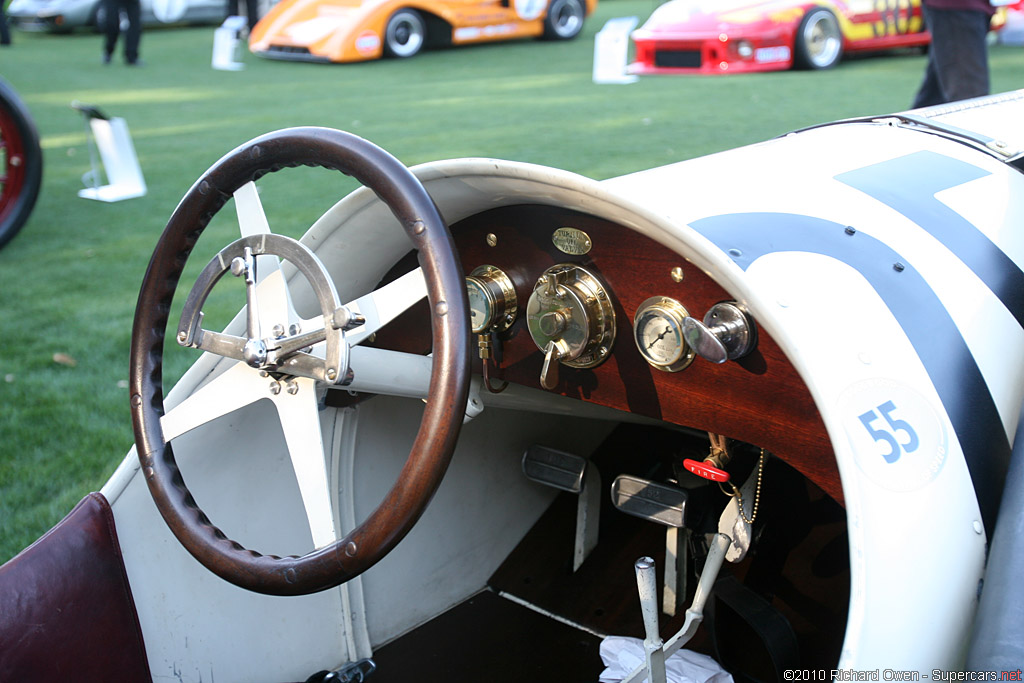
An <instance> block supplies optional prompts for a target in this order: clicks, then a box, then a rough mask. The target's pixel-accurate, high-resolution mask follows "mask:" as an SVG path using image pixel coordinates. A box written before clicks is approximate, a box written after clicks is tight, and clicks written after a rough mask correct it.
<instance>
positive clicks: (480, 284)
mask: <svg viewBox="0 0 1024 683" xmlns="http://www.w3.org/2000/svg"><path fill="white" fill-rule="evenodd" d="M466 290H467V294H468V295H469V321H470V326H471V327H472V329H473V333H474V334H483V333H484V332H486V331H487V330H490V329H495V330H499V331H500V330H504V329H506V328H508V326H509V325H511V324H512V323H513V322H515V320H516V313H517V312H518V309H517V307H516V288H515V287H514V286H513V285H512V280H510V279H509V277H508V275H506V274H505V273H504V272H503V271H502V270H501V269H499V268H495V267H494V266H479V267H478V268H475V269H474V270H473V272H472V273H470V274H469V276H468V277H467V278H466Z"/></svg>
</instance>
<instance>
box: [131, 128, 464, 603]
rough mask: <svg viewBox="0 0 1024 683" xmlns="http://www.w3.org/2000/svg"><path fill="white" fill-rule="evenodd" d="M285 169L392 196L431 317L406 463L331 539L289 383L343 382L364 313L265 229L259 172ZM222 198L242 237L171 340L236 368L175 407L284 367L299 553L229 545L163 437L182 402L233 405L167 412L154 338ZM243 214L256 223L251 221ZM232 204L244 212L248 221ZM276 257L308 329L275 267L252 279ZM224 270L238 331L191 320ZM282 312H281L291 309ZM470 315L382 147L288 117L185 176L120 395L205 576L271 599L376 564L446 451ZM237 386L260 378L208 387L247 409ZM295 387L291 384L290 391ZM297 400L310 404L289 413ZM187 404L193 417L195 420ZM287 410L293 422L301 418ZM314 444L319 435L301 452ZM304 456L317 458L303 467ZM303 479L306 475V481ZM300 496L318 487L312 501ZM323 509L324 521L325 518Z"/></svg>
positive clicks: (309, 419) (460, 396)
mask: <svg viewBox="0 0 1024 683" xmlns="http://www.w3.org/2000/svg"><path fill="white" fill-rule="evenodd" d="M294 166H319V167H323V168H327V169H332V170H337V171H341V172H343V173H345V174H347V175H351V176H353V177H354V178H355V179H356V180H358V181H359V182H361V183H362V184H363V185H365V186H366V187H368V188H369V189H371V190H372V191H373V192H374V193H375V194H376V195H377V197H378V198H379V199H380V200H381V201H383V202H384V203H385V204H386V205H387V206H388V208H389V209H390V210H391V212H392V214H393V215H394V216H395V218H396V219H397V220H398V222H399V224H400V225H401V226H402V228H403V229H404V231H405V233H406V235H407V236H408V238H409V240H410V242H411V243H412V246H413V248H415V249H416V251H417V255H418V258H419V262H420V268H421V270H422V274H423V276H422V279H421V280H420V282H421V283H422V284H423V285H425V291H426V297H427V300H428V301H429V304H430V310H431V312H432V313H431V332H432V341H433V353H432V361H431V363H432V365H431V372H430V383H429V388H428V392H429V395H430V397H431V400H430V401H429V402H428V403H427V405H426V407H425V408H424V413H423V419H422V421H421V423H420V426H419V430H418V432H417V434H416V437H415V440H414V442H413V444H412V448H411V451H410V453H409V456H408V459H407V461H406V463H405V466H404V467H403V469H402V471H401V472H400V473H399V475H398V477H397V479H396V482H395V484H394V485H393V487H392V488H391V490H390V491H389V492H388V493H387V494H386V495H385V497H384V499H383V500H382V501H381V503H380V505H379V506H378V507H377V508H376V509H375V510H374V511H373V512H372V513H370V515H369V516H368V517H367V518H366V519H364V520H363V521H362V522H361V523H360V524H359V525H358V526H356V527H355V528H354V529H353V530H352V531H351V532H350V533H348V534H347V535H345V536H344V537H343V538H338V536H339V535H340V534H339V533H337V530H336V529H335V527H334V526H333V524H334V523H333V514H332V512H331V509H330V506H331V503H330V498H329V496H328V490H329V489H330V487H331V484H330V482H329V480H328V479H327V474H326V473H324V467H323V465H324V453H323V446H322V443H321V442H320V441H319V438H317V439H312V440H310V439H308V438H307V436H306V433H307V432H308V431H310V430H316V431H317V436H318V437H319V431H318V430H319V418H318V417H317V412H318V406H317V403H316V400H315V398H314V396H315V394H316V393H317V392H315V391H308V390H304V389H300V385H302V386H307V387H309V386H313V387H315V385H317V384H319V385H332V384H344V383H345V382H347V381H349V378H350V372H349V343H348V341H347V340H346V338H345V331H346V330H349V329H352V328H354V327H357V326H359V325H362V324H363V323H364V321H363V319H362V317H361V316H360V315H359V313H360V312H359V311H355V310H349V309H348V308H346V307H345V306H342V305H341V303H340V302H339V299H338V294H337V290H336V289H335V286H334V283H333V282H332V281H331V279H330V277H329V276H328V273H327V271H326V270H325V268H324V266H323V264H322V263H321V262H320V261H319V259H318V258H317V257H316V255H315V254H314V253H313V252H312V251H310V249H308V248H307V247H306V246H304V245H303V244H302V243H300V242H298V241H296V240H293V239H290V238H288V237H283V236H280V235H275V234H272V233H270V232H269V225H268V224H267V221H266V217H265V216H264V215H263V214H262V207H260V206H259V200H258V198H257V192H256V188H255V186H254V185H252V183H253V181H255V180H256V179H258V178H260V177H262V176H264V175H266V174H268V173H272V172H275V171H278V170H280V169H282V168H288V167H294ZM232 197H234V199H235V202H236V208H237V209H239V222H240V227H242V234H243V237H242V238H241V239H239V240H237V241H235V242H233V243H231V244H230V245H228V246H227V247H225V248H224V249H222V250H221V251H220V252H219V253H218V254H217V255H216V256H215V257H214V258H213V259H212V260H211V261H210V262H209V263H208V264H207V266H206V267H205V269H204V270H203V271H202V273H201V274H200V275H199V277H198V279H197V282H196V283H195V285H194V286H193V287H192V289H191V292H190V294H189V296H188V297H187V301H186V303H185V305H184V309H183V312H182V316H181V321H180V324H179V326H178V328H177V330H176V331H175V337H176V340H177V342H178V343H179V344H181V345H184V346H189V347H193V348H196V349H200V350H203V351H207V352H210V353H213V354H217V355H219V356H222V357H224V358H226V359H231V360H233V361H235V363H233V364H230V367H228V369H227V370H226V371H224V372H223V373H222V374H221V375H218V376H215V377H213V378H212V379H210V380H209V381H208V382H207V383H206V384H205V385H204V386H203V388H202V389H201V390H197V391H196V392H195V393H194V394H193V395H191V396H189V397H186V399H185V401H183V402H182V403H183V404H187V403H188V402H189V401H190V400H192V399H193V398H194V397H195V396H196V395H202V393H201V392H203V391H207V390H208V389H209V388H210V386H212V385H214V384H215V383H217V382H218V381H219V380H220V378H221V377H226V376H227V377H232V378H234V377H239V376H241V377H246V376H248V373H253V372H256V373H259V374H260V375H262V374H271V375H274V376H275V378H278V377H287V378H289V379H288V385H289V387H290V389H289V392H281V393H280V394H277V393H275V392H273V391H272V392H271V394H273V396H272V397H271V399H272V401H279V403H275V404H274V405H275V406H276V407H277V409H278V413H279V416H280V418H281V425H282V428H283V429H284V430H285V436H286V439H285V440H286V441H287V442H289V443H288V449H289V455H290V456H291V457H292V463H293V467H297V466H296V463H297V462H298V463H299V464H301V465H303V467H304V469H303V475H304V476H307V470H317V469H319V470H320V473H314V475H313V476H312V479H309V480H306V482H307V486H306V488H303V487H304V484H303V481H300V482H299V488H300V493H301V494H302V498H303V504H304V506H305V507H306V511H307V517H308V518H309V520H310V532H311V535H312V537H313V540H314V546H316V547H315V549H314V550H312V551H311V552H309V553H307V554H306V555H303V556H291V557H278V556H275V555H265V554H262V553H259V552H256V551H255V550H250V549H247V548H245V547H243V546H242V545H241V544H239V543H236V542H234V541H232V540H230V539H229V538H228V536H227V535H226V534H225V533H223V532H222V531H220V529H218V528H217V527H216V526H215V525H214V524H213V523H212V522H211V521H210V520H209V519H208V518H207V516H206V514H205V513H204V512H203V510H202V509H201V508H200V507H199V504H198V503H197V502H196V501H195V500H194V498H193V496H192V494H191V492H190V491H189V489H188V486H187V485H186V481H185V479H186V478H185V476H183V473H182V472H181V471H180V470H179V468H178V463H177V461H176V460H175V456H174V450H173V448H172V443H171V442H172V441H173V439H174V438H175V436H176V435H177V434H182V433H184V432H185V431H187V430H188V429H191V428H192V426H193V425H191V424H189V426H186V427H182V426H181V425H182V423H183V418H179V417H178V416H179V415H181V414H182V413H183V412H184V413H186V417H185V418H184V422H187V421H188V420H189V419H198V420H208V419H210V418H209V417H208V415H207V414H206V411H207V409H210V410H211V411H214V412H215V411H216V410H217V409H222V410H225V411H228V410H234V409H237V408H232V407H225V408H222V407H221V406H220V405H216V404H213V405H208V404H203V403H202V402H201V399H197V400H199V401H200V403H199V404H198V409H197V410H191V409H190V410H191V412H190V411H188V410H186V411H182V406H181V405H178V406H176V407H175V408H174V410H173V411H171V412H170V413H168V414H166V415H165V409H164V398H163V346H164V339H165V336H166V333H167V323H168V315H169V311H170V310H171V305H172V300H173V298H174V293H175V290H176V288H177V286H178V282H179V280H180V277H181V274H182V271H183V270H184V268H185V265H186V263H187V260H188V256H189V254H190V252H191V251H192V249H193V247H194V246H195V244H196V241H197V240H198V238H199V236H200V235H201V233H202V232H203V230H204V229H205V228H206V226H207V224H208V223H209V222H210V220H211V219H212V217H213V216H214V214H216V213H217V211H218V210H219V209H220V208H221V207H223V206H224V204H225V203H226V202H227V201H228V200H229V199H231V198H232ZM247 202H248V203H247ZM243 208H244V211H243ZM247 212H248V213H247ZM254 213H255V214H256V215H257V219H256V220H253V219H251V216H252V215H253V214H254ZM243 214H245V215H246V216H247V217H248V218H247V219H246V220H248V221H250V223H245V221H243V218H242V216H243ZM275 257H278V258H282V259H284V260H287V261H289V262H290V263H292V264H293V265H294V266H295V267H296V269H297V271H298V272H299V273H300V274H301V275H302V277H304V278H305V279H306V280H308V281H309V283H310V284H311V285H312V287H313V290H314V292H315V296H316V300H317V303H318V308H319V311H318V316H317V317H315V318H314V319H313V320H312V321H309V320H305V321H303V324H304V325H307V326H308V327H314V328H317V329H311V330H308V331H307V330H300V329H298V326H297V325H294V324H288V322H289V321H288V320H282V321H281V323H282V324H278V323H277V320H276V318H277V316H278V311H279V310H282V309H281V308H280V307H281V306H282V305H284V306H285V308H284V309H283V310H286V311H289V309H290V306H291V304H290V303H287V304H281V303H280V302H281V301H282V300H284V301H289V302H290V295H289V294H288V289H287V283H286V282H285V280H284V278H283V276H281V277H276V276H275V277H274V278H270V277H267V278H266V279H264V280H263V281H262V282H261V281H260V279H259V278H258V274H257V272H256V269H257V261H258V260H260V259H266V260H267V263H268V264H269V265H276V259H275ZM260 267H261V268H262V267H263V266H260ZM228 272H230V273H231V274H232V275H234V276H236V277H240V278H244V280H245V283H246V301H247V308H246V324H245V334H244V336H239V335H237V334H232V333H231V332H226V333H221V332H213V331H210V330H205V329H203V327H202V319H203V315H202V306H203V304H204V302H205V301H206V299H207V297H208V295H209V293H210V291H211V290H212V288H213V286H214V285H215V284H216V283H217V282H218V280H220V279H221V278H222V277H223V276H224V275H225V274H227V273H228ZM276 275H277V276H280V275H281V273H280V272H278V273H276ZM264 286H270V287H277V288H278V289H276V290H275V289H271V290H268V291H270V292H271V293H272V296H271V301H270V302H271V304H272V305H271V306H270V307H264V308H262V310H263V311H264V315H261V313H260V311H261V305H262V303H263V302H262V301H260V299H258V297H257V293H258V291H260V292H262V291H263V290H260V288H261V287H264ZM419 291H422V290H419ZM274 297H277V298H274ZM364 298H365V297H364ZM410 305H411V304H410ZM268 311H270V312H268ZM291 315H292V312H287V316H286V317H288V318H290V317H291ZM271 319H273V321H271ZM321 321H322V324H319V323H320V322H321ZM468 321H469V312H468V303H467V299H466V288H465V280H464V278H463V274H462V268H461V266H460V264H459V261H458V259H457V257H456V254H455V248H454V243H453V241H452V238H451V234H450V233H449V232H448V229H447V226H446V225H445V223H444V221H443V219H442V218H441V216H440V213H439V212H438V210H437V207H436V206H435V205H434V202H433V200H432V199H431V198H430V196H429V195H428V194H427V192H426V190H424V189H423V186H422V185H421V184H420V182H419V181H418V180H417V179H416V178H415V176H413V175H412V173H410V172H409V170H408V169H407V168H406V167H405V166H404V165H402V164H401V163H400V162H399V161H398V160H397V159H395V158H394V157H392V156H391V155H390V154H388V153H387V152H385V151H384V150H382V149H380V148H379V147H377V146H375V145H373V144H372V143H369V142H367V141H366V140H363V139H362V138H359V137H356V136H354V135H350V134H348V133H343V132H341V131H337V130H331V129H326V128H293V129H288V130H283V131H278V132H276V133H270V134H268V135H264V136H262V137H260V138H257V139H255V140H252V141H250V142H248V143H246V144H244V145H242V146H241V147H238V148H237V149H235V150H234V151H233V152H231V153H229V154H228V155H227V156H225V157H224V158H222V159H221V160H220V161H218V162H217V163H216V164H214V165H213V166H212V167H211V168H210V169H209V170H208V171H207V172H206V173H205V174H203V176H202V177H201V178H200V179H199V180H198V181H197V182H196V183H195V185H193V186H192V188H191V189H190V190H189V191H188V193H187V194H186V195H185V197H184V198H183V199H182V201H181V203H180V204H179V205H178V207H177V208H176V209H175V211H174V213H173V214H172V216H171V218H170V220H169V221H168V223H167V227H166V229H165V230H164V232H163V234H162V235H161V237H160V240H159V242H158V243H157V245H156V248H155V250H154V252H153V257H152V259H151V261H150V264H149V268H148V269H147V271H146V276H145V278H144V280H143V283H142V288H141V291H140V293H139V302H138V306H137V307H136V313H135V322H134V325H133V328H132V342H131V369H130V395H131V408H132V424H133V427H134V431H135V445H136V450H137V451H138V456H139V462H140V465H141V471H142V474H143V476H144V477H145V479H146V483H147V485H148V486H149V490H150V493H151V495H152V496H153V500H154V502H155V503H156V506H157V508H158V510H159V511H160V514H161V516H162V517H163V518H164V521H165V522H166V523H167V525H168V527H169V528H170V530H171V531H172V533H173V534H174V535H175V537H176V538H177V539H178V541H179V542H180V543H181V544H182V545H183V546H184V547H185V548H186V549H187V550H188V551H189V552H190V553H191V554H192V555H193V556H194V557H195V558H196V559H197V560H199V561H200V562H201V563H202V564H203V565H204V566H205V567H206V568H207V569H209V570H210V571H212V572H214V573H215V574H217V575H218V576H220V577H222V578H224V579H226V580H227V581H230V582H232V583H234V584H236V585H238V586H241V587H243V588H247V589H249V590H253V591H256V592H259V593H266V594H271V595H304V594H308V593H313V592H316V591H321V590H325V589H327V588H331V587H333V586H337V585H338V584H341V583H343V582H345V581H347V580H349V579H351V578H353V577H355V576H357V575H359V574H360V573H362V572H364V571H366V569H368V568H369V567H371V566H373V564H375V563H376V562H377V561H379V560H380V559H381V558H382V557H384V555H386V554H387V553H388V552H389V551H390V550H391V549H392V548H394V546H395V545H397V544H398V542H399V541H400V540H401V539H402V538H403V537H404V536H405V535H406V534H407V533H408V532H409V530H410V529H411V528H412V526H413V525H414V524H415V523H416V521H417V520H418V519H419V517H420V515H422V513H423V511H424V509H425V508H426V505H427V503H428V502H429V501H430V499H431V497H432V496H433V494H434V492H435V491H436V490H437V487H438V486H439V485H440V483H441V479H442V478H443V476H444V473H445V471H446V469H447V467H448V463H449V462H450V460H451V456H452V453H453V451H454V449H455V442H456V440H457V438H458V434H459V429H460V427H461V425H462V420H463V414H464V410H463V408H464V406H465V405H466V401H467V396H468V392H469V373H470V371H469V357H470V356H469V352H470V334H469V324H468ZM375 324H378V325H379V324H380V322H379V321H378V322H377V323H375ZM268 327H270V328H271V329H267V328H268ZM229 330H233V328H230V327H229ZM360 331H361V332H363V331H365V329H364V330H360ZM363 336H364V337H365V336H366V335H363ZM391 353H394V352H391ZM356 371H357V372H358V368H357V369H356ZM231 381H232V382H233V381H235V380H231ZM246 381H249V380H246ZM239 386H245V387H250V388H251V387H253V386H256V385H254V384H253V383H251V382H249V383H248V384H246V383H245V382H242V383H240V384H238V383H230V382H228V381H225V383H224V384H223V385H222V387H223V388H222V389H218V390H219V391H221V392H222V393H221V394H219V398H220V399H225V400H224V401H222V402H223V403H232V404H237V406H245V405H248V404H249V403H252V402H255V401H257V400H261V399H262V398H266V392H265V391H263V393H261V394H259V395H257V394H256V393H255V392H253V395H252V396H251V397H250V396H249V395H248V394H247V395H245V396H241V395H240V393H239V391H237V387H239ZM260 386H261V387H266V385H265V384H260ZM292 388H294V389H295V392H294V395H291V396H289V395H288V394H289V393H292V392H291V389H292ZM296 401H298V402H299V403H295V402H296ZM303 401H306V403H303ZM296 405H298V406H300V408H305V407H308V408H309V409H310V410H308V411H306V412H303V411H298V412H296V408H295V406H296ZM289 410H290V411H293V412H290V413H289V412H288V411H289ZM197 414H198V415H199V417H198V418H193V417H192V416H194V415H197ZM222 414H226V412H225V413H222ZM295 420H298V422H299V424H298V425H297V426H296V424H295V423H294V421H295ZM202 423H203V422H198V423H197V424H195V425H194V426H198V424H202ZM289 435H290V436H291V437H294V439H295V440H300V441H302V440H304V441H303V448H300V449H293V447H292V444H291V441H292V440H293V439H290V438H289ZM309 442H312V443H314V444H315V446H314V447H312V448H309V447H306V446H307V445H308V443H309ZM309 464H311V465H313V467H305V466H306V465H309ZM185 474H187V472H186V473H185ZM298 474H299V469H298V467H297V469H296V475H297V476H298ZM309 481H313V484H312V485H308V482H309ZM307 491H312V492H313V493H312V494H311V495H309V496H308V497H307ZM310 501H312V503H310ZM311 510H312V512H311ZM325 519H326V520H328V521H326V522H324V523H323V524H322V525H321V524H320V522H321V521H322V520H325ZM314 526H316V528H314ZM325 529H326V531H325ZM318 539H319V540H318Z"/></svg>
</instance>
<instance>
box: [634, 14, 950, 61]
mask: <svg viewBox="0 0 1024 683" xmlns="http://www.w3.org/2000/svg"><path fill="white" fill-rule="evenodd" d="M632 38H633V42H634V43H635V44H636V62H635V63H634V64H632V65H631V66H630V70H631V71H632V72H633V73H637V74H653V73H701V74H722V73H736V72H739V73H747V72H753V71H780V70H783V69H789V68H792V67H793V66H794V65H795V66H798V67H802V68H807V69H827V68H828V67H830V66H833V65H834V64H835V63H836V62H838V61H839V59H840V57H842V55H843V53H844V52H854V51H866V50H887V49H891V48H900V47H914V46H921V45H927V44H928V42H929V40H930V39H931V37H930V36H929V34H928V32H927V31H926V30H925V27H924V17H923V15H922V12H921V2H920V0H768V1H763V0H762V1H760V2H758V1H755V0H670V2H667V3H665V4H664V5H662V6H660V7H659V8H658V9H656V10H655V11H654V13H653V14H652V15H651V17H650V19H648V20H647V22H646V23H644V25H643V26H641V27H640V28H639V29H637V30H636V31H634V32H633V35H632Z"/></svg>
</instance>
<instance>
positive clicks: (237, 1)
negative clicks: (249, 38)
mask: <svg viewBox="0 0 1024 683" xmlns="http://www.w3.org/2000/svg"><path fill="white" fill-rule="evenodd" d="M243 1H244V3H245V16H246V17H247V18H248V19H249V30H250V31H252V27H253V26H255V25H256V22H257V21H259V17H258V16H257V14H258V13H259V9H258V8H257V6H256V3H257V0H228V4H227V10H226V11H227V16H229V17H232V16H241V14H240V13H239V12H238V10H239V9H240V8H241V5H242V3H243Z"/></svg>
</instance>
